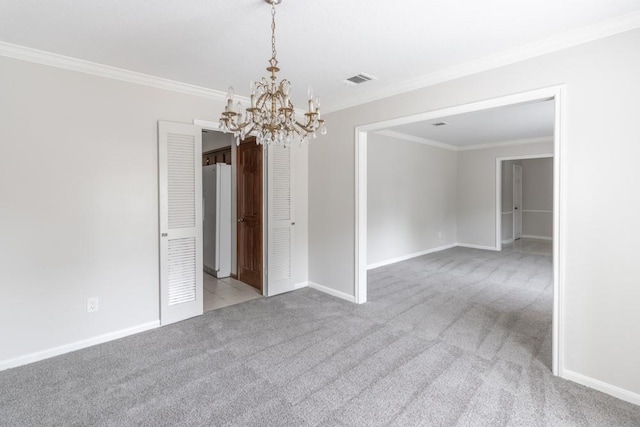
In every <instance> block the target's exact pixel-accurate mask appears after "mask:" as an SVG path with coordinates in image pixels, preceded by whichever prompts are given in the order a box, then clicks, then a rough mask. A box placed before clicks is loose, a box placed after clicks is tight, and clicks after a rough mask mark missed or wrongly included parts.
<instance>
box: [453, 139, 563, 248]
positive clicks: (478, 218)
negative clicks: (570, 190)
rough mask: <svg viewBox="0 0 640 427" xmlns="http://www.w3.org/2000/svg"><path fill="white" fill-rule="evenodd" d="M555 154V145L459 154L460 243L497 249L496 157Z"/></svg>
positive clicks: (520, 146) (547, 143)
mask: <svg viewBox="0 0 640 427" xmlns="http://www.w3.org/2000/svg"><path fill="white" fill-rule="evenodd" d="M530 154H553V143H552V142H539V143H534V144H517V145H509V146H503V147H492V148H485V149H482V150H469V151H461V152H459V153H458V242H459V243H463V244H470V245H477V246H483V247H487V248H495V247H496V246H497V245H496V243H497V242H496V158H498V157H513V156H520V155H530Z"/></svg>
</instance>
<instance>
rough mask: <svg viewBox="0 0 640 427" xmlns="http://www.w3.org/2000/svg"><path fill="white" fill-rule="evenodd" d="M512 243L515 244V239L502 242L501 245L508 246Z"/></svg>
mask: <svg viewBox="0 0 640 427" xmlns="http://www.w3.org/2000/svg"><path fill="white" fill-rule="evenodd" d="M513 242H515V239H514V238H513V237H512V238H511V239H507V240H503V241H502V244H503V245H510V244H512V243H513Z"/></svg>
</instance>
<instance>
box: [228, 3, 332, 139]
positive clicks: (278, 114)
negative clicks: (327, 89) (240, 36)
mask: <svg viewBox="0 0 640 427" xmlns="http://www.w3.org/2000/svg"><path fill="white" fill-rule="evenodd" d="M265 1H266V2H267V3H269V4H271V59H270V60H269V67H267V71H268V72H270V73H271V76H270V77H269V80H270V81H269V80H267V78H265V77H263V78H262V80H260V81H259V82H257V83H254V82H251V106H250V107H248V108H247V109H246V110H245V109H244V107H243V106H242V104H241V103H240V101H238V102H235V101H234V90H233V88H232V87H230V88H229V92H228V94H227V105H226V106H225V108H224V112H223V113H222V117H221V118H220V129H222V130H224V131H225V132H233V134H234V135H235V137H236V142H237V143H238V144H239V143H240V141H241V140H243V139H244V138H245V137H247V136H249V135H255V136H256V142H257V143H258V144H267V145H269V144H277V145H284V146H288V145H290V144H291V143H293V142H298V141H299V142H307V141H308V140H309V139H310V138H316V136H317V132H320V134H322V135H325V134H326V133H327V127H326V125H325V122H324V120H322V119H321V118H320V102H319V101H318V98H314V97H313V90H312V89H311V88H309V92H308V97H309V100H308V105H307V112H306V113H304V118H303V119H302V121H301V122H300V121H298V120H297V119H296V112H295V108H294V106H293V104H292V103H291V100H290V94H291V82H290V81H289V80H287V79H282V80H281V81H280V82H279V83H278V82H277V77H276V74H277V73H278V71H280V68H278V59H277V58H276V54H277V52H276V5H277V4H280V3H281V2H282V0H265ZM243 110H244V112H243Z"/></svg>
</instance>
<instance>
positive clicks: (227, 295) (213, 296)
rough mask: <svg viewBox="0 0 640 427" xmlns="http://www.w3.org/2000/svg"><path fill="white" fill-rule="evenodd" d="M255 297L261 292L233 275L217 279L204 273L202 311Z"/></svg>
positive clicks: (260, 295) (259, 295)
mask: <svg viewBox="0 0 640 427" xmlns="http://www.w3.org/2000/svg"><path fill="white" fill-rule="evenodd" d="M256 298H262V294H261V293H260V292H259V291H258V290H257V289H256V288H254V287H252V286H249V285H247V284H245V283H242V282H241V281H239V280H236V279H234V278H233V277H225V278H222V279H218V278H216V277H213V276H212V275H210V274H208V273H206V272H205V273H204V311H205V312H207V311H211V310H215V309H218V308H222V307H228V306H230V305H234V304H240V303H241V302H245V301H249V300H252V299H256Z"/></svg>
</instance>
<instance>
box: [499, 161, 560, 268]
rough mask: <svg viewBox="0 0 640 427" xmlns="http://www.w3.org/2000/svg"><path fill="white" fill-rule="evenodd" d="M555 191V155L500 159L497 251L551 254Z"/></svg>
mask: <svg viewBox="0 0 640 427" xmlns="http://www.w3.org/2000/svg"><path fill="white" fill-rule="evenodd" d="M553 194H554V175H553V154H551V153H549V154H541V155H530V156H513V157H499V158H497V159H496V196H497V198H496V201H497V203H496V233H498V234H496V242H497V250H503V251H510V252H520V253H532V254H539V255H546V256H552V255H553V206H554V203H553V199H554V197H553Z"/></svg>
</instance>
